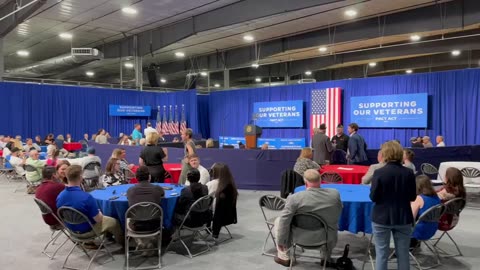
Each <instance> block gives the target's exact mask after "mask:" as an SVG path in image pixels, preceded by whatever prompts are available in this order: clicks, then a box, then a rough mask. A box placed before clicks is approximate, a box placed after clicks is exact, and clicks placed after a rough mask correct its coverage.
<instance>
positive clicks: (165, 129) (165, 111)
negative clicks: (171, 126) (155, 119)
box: [162, 105, 170, 135]
mask: <svg viewBox="0 0 480 270" xmlns="http://www.w3.org/2000/svg"><path fill="white" fill-rule="evenodd" d="M162 132H163V134H165V135H169V134H170V133H169V132H168V123H167V106H165V105H163V120H162Z"/></svg>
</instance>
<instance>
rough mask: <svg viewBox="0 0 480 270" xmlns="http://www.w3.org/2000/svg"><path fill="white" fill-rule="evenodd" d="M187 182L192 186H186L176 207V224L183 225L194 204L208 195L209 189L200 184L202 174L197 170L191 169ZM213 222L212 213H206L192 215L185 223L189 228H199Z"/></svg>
mask: <svg viewBox="0 0 480 270" xmlns="http://www.w3.org/2000/svg"><path fill="white" fill-rule="evenodd" d="M187 180H188V181H189V182H190V186H186V187H185V188H184V189H182V193H181V194H180V197H179V198H178V202H177V206H176V207H175V224H176V225H178V226H179V225H181V224H182V221H183V219H184V218H185V215H186V214H187V213H188V210H189V209H190V207H191V206H192V204H193V203H194V202H195V201H197V200H198V199H200V198H202V197H204V196H207V195H208V188H207V186H205V185H202V184H201V183H199V181H200V172H199V171H198V170H197V169H190V170H189V171H188V172H187ZM211 220H212V211H211V210H209V211H206V212H203V213H196V212H193V213H190V216H189V218H188V219H187V220H186V221H185V225H186V226H188V227H199V226H202V225H203V224H205V223H208V222H210V221H211Z"/></svg>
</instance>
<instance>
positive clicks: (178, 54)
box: [175, 52, 185, 58]
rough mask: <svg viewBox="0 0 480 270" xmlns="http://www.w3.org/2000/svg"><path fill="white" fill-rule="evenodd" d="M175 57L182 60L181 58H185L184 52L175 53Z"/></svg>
mask: <svg viewBox="0 0 480 270" xmlns="http://www.w3.org/2000/svg"><path fill="white" fill-rule="evenodd" d="M175 56H176V57H178V58H182V57H185V53H184V52H176V53H175Z"/></svg>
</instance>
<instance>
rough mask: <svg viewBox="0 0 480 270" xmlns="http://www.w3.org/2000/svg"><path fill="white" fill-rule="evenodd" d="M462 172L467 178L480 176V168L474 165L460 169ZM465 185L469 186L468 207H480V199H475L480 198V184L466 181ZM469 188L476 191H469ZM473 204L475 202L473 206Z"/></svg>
mask: <svg viewBox="0 0 480 270" xmlns="http://www.w3.org/2000/svg"><path fill="white" fill-rule="evenodd" d="M460 171H461V172H462V175H463V177H466V178H478V177H480V170H479V169H477V168H473V167H466V168H463V169H461V170H460ZM465 187H466V188H467V193H468V196H467V200H468V203H467V208H470V209H480V205H478V203H479V202H478V201H475V199H477V200H478V199H480V184H477V183H465ZM468 189H470V190H471V189H474V190H475V191H476V192H468ZM472 204H474V205H473V206H472Z"/></svg>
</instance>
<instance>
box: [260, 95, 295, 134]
mask: <svg viewBox="0 0 480 270" xmlns="http://www.w3.org/2000/svg"><path fill="white" fill-rule="evenodd" d="M253 119H254V120H255V121H256V122H255V124H256V125H257V126H260V127H262V128H292V127H297V128H299V127H303V101H302V100H291V101H275V102H255V103H253Z"/></svg>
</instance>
